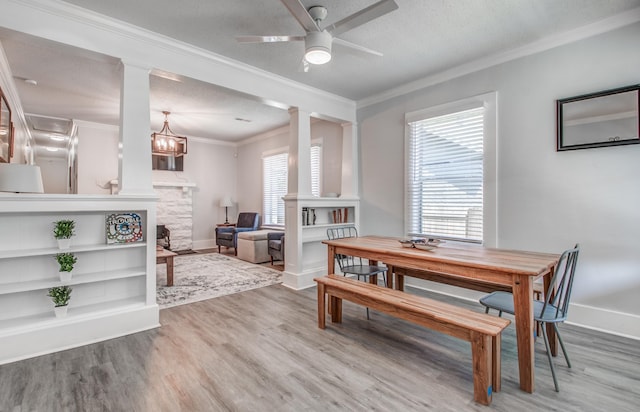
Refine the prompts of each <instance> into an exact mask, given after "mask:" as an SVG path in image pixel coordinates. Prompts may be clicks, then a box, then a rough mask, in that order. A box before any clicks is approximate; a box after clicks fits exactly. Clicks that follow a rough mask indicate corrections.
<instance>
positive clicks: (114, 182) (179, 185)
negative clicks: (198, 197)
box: [109, 180, 196, 194]
mask: <svg viewBox="0 0 640 412" xmlns="http://www.w3.org/2000/svg"><path fill="white" fill-rule="evenodd" d="M109 183H111V194H114V193H116V192H117V190H118V181H117V180H112V181H110V182H109ZM153 187H176V188H182V191H183V192H184V193H188V192H189V190H191V189H193V188H194V187H196V184H195V183H193V182H177V181H174V182H153Z"/></svg>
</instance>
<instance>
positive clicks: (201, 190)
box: [154, 138, 238, 249]
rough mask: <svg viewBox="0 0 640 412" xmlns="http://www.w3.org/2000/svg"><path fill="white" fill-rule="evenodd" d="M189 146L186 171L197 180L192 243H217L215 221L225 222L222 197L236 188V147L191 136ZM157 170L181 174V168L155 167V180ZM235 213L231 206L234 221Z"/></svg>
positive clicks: (192, 179) (191, 178)
mask: <svg viewBox="0 0 640 412" xmlns="http://www.w3.org/2000/svg"><path fill="white" fill-rule="evenodd" d="M188 150H189V152H188V153H187V154H186V157H185V163H184V172H183V173H184V175H186V176H188V178H189V180H190V181H192V182H194V183H195V184H196V187H195V189H194V191H193V247H194V249H202V248H209V247H214V246H215V234H214V230H215V227H216V223H222V222H224V208H221V207H220V206H219V205H220V199H221V198H222V197H223V196H225V195H226V194H233V193H235V192H236V169H237V168H238V162H237V158H236V156H235V152H236V149H235V146H234V145H231V144H228V143H222V142H215V141H214V142H207V141H205V140H204V139H193V138H191V139H189V147H188ZM157 173H165V174H168V173H173V174H175V175H180V172H159V171H155V172H154V180H156V177H155V176H156V174H157ZM164 180H165V181H166V179H164ZM234 200H235V199H234ZM236 214H237V213H236V212H235V210H234V208H229V221H230V222H231V221H233V222H235V220H236V218H235V216H236ZM232 219H233V220H232Z"/></svg>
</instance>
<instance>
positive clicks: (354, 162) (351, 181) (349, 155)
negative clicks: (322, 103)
mask: <svg viewBox="0 0 640 412" xmlns="http://www.w3.org/2000/svg"><path fill="white" fill-rule="evenodd" d="M340 193H341V196H342V197H357V196H358V128H357V126H356V125H355V124H353V123H350V122H349V123H343V124H342V187H341V190H340Z"/></svg>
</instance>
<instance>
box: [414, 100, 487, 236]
mask: <svg viewBox="0 0 640 412" xmlns="http://www.w3.org/2000/svg"><path fill="white" fill-rule="evenodd" d="M479 106H482V107H484V129H483V150H484V159H483V216H482V220H483V235H482V237H483V242H482V244H483V245H485V246H487V247H498V244H497V232H498V228H497V222H498V220H497V210H498V208H497V205H498V202H497V170H498V163H497V141H498V133H497V130H498V129H497V119H498V111H497V107H498V93H497V92H490V93H485V94H481V95H478V96H473V97H470V98H466V99H462V100H458V101H454V102H450V103H445V104H442V105H438V106H434V107H430V108H427V109H423V110H418V111H415V112H410V113H406V114H405V182H404V183H405V186H404V187H405V198H404V221H405V228H404V229H405V233H409V230H410V227H409V218H410V210H409V199H408V193H406V190H407V189H406V188H407V187H408V184H409V176H408V175H407V165H408V164H409V144H410V127H409V123H410V122H415V121H419V120H424V119H428V118H431V117H437V116H444V115H447V114H451V113H455V112H459V111H463V110H467V109H470V108H473V107H479Z"/></svg>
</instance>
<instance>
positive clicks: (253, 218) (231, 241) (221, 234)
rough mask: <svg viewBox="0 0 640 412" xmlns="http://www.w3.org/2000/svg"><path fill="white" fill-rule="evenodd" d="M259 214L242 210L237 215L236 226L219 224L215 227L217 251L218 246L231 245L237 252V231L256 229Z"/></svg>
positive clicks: (258, 223) (258, 222)
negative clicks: (219, 225)
mask: <svg viewBox="0 0 640 412" xmlns="http://www.w3.org/2000/svg"><path fill="white" fill-rule="evenodd" d="M259 225H260V214H259V213H254V212H242V213H240V214H239V215H238V221H237V223H236V227H229V226H221V227H217V228H216V245H217V246H218V253H219V252H220V246H226V247H232V248H234V249H235V253H236V254H237V253H238V232H247V231H251V230H258V226H259Z"/></svg>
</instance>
